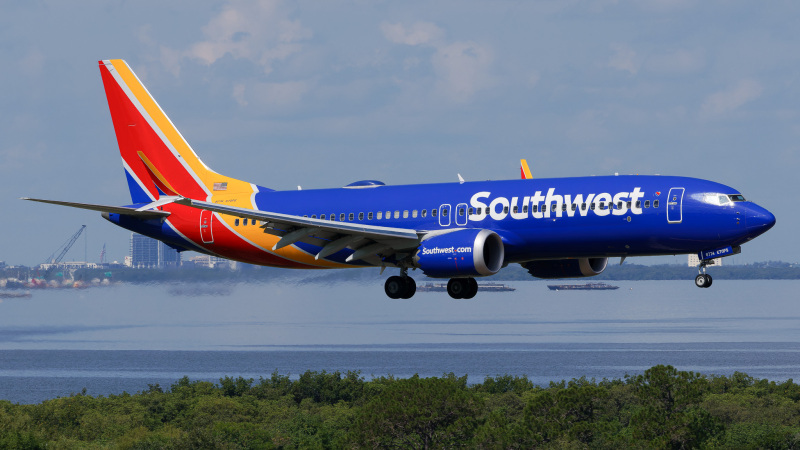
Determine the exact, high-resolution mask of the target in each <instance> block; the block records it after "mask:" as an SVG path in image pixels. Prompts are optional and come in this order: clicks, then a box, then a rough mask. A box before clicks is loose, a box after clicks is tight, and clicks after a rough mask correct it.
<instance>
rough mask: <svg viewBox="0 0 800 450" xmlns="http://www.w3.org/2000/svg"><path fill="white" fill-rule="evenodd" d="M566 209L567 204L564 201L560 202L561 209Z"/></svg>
mask: <svg viewBox="0 0 800 450" xmlns="http://www.w3.org/2000/svg"><path fill="white" fill-rule="evenodd" d="M566 210H567V204H566V203H562V204H561V211H566Z"/></svg>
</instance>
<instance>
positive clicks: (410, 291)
mask: <svg viewBox="0 0 800 450" xmlns="http://www.w3.org/2000/svg"><path fill="white" fill-rule="evenodd" d="M383 290H384V291H386V295H387V296H389V298H411V297H413V296H414V293H415V292H417V282H416V281H414V279H413V278H411V277H410V276H408V269H407V268H405V267H403V268H402V269H400V276H399V277H398V276H393V277H389V278H388V279H387V280H386V283H384V284H383Z"/></svg>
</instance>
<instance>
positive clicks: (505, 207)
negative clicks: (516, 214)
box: [503, 206, 508, 214]
mask: <svg viewBox="0 0 800 450" xmlns="http://www.w3.org/2000/svg"><path fill="white" fill-rule="evenodd" d="M503 214H508V206H504V207H503Z"/></svg>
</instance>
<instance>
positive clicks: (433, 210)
mask: <svg viewBox="0 0 800 450" xmlns="http://www.w3.org/2000/svg"><path fill="white" fill-rule="evenodd" d="M431 217H436V210H435V209H432V210H431Z"/></svg>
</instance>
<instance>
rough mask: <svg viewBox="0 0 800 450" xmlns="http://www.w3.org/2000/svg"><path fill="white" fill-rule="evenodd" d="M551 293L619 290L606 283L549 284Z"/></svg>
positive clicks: (617, 287)
mask: <svg viewBox="0 0 800 450" xmlns="http://www.w3.org/2000/svg"><path fill="white" fill-rule="evenodd" d="M547 287H548V288H550V290H551V291H608V290H614V289H619V286H613V285H610V284H606V283H585V284H548V285H547Z"/></svg>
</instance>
